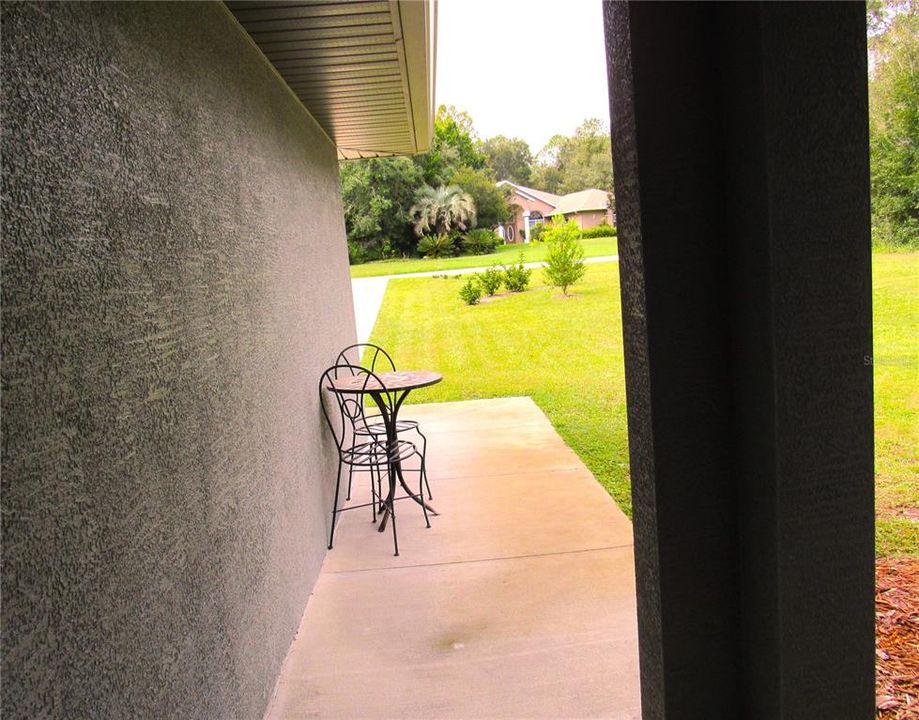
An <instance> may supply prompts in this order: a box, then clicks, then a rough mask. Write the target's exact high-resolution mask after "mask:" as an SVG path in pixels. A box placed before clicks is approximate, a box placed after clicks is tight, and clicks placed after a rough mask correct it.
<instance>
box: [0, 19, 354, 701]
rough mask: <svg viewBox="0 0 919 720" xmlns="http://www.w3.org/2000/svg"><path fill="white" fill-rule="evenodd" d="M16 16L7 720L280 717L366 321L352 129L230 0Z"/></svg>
mask: <svg viewBox="0 0 919 720" xmlns="http://www.w3.org/2000/svg"><path fill="white" fill-rule="evenodd" d="M2 23H3V58H2V92H3V95H2V101H3V112H4V118H3V129H2V133H3V135H2V151H3V188H2V193H3V215H2V222H3V245H2V262H3V266H2V271H3V288H2V312H3V317H2V321H3V340H2V349H3V371H2V380H3V396H2V433H3V467H2V471H3V473H2V519H3V529H2V540H3V580H2V600H3V629H2V640H3V683H2V701H3V717H4V718H13V717H48V716H50V717H68V718H76V717H106V718H119V717H124V718H127V717H131V718H133V717H158V718H160V717H161V718H165V717H182V718H194V717H210V718H246V717H260V716H261V714H262V712H263V710H264V708H265V705H266V703H267V700H268V696H269V694H270V692H271V690H272V687H273V684H274V681H275V678H276V677H277V673H278V670H279V667H280V663H281V661H282V660H283V657H284V655H285V653H286V651H287V648H288V646H289V643H290V641H291V640H292V638H293V635H294V633H295V631H296V628H297V623H298V621H299V618H300V616H301V614H302V611H303V608H304V606H305V604H306V600H307V597H308V595H309V592H310V590H311V588H312V585H313V582H314V580H315V578H316V575H317V572H318V569H319V566H320V563H321V561H322V558H323V554H324V536H325V531H326V522H327V521H326V518H325V515H326V509H327V507H326V506H327V502H328V501H329V486H330V483H331V480H332V471H333V468H334V465H333V464H332V454H331V453H330V452H329V450H330V448H329V446H328V445H327V444H325V441H324V439H323V433H322V430H321V424H320V415H319V410H318V406H317V401H316V387H315V385H316V382H317V378H318V375H319V372H320V370H321V368H322V367H323V366H324V365H326V364H328V363H329V361H330V360H331V359H332V358H333V357H334V353H335V351H336V350H337V349H338V348H340V347H341V346H344V345H345V344H347V343H350V342H353V340H354V319H353V314H352V310H351V304H350V297H351V296H350V285H349V280H348V270H347V253H346V247H345V238H344V226H343V221H342V210H341V200H340V196H339V189H338V170H337V163H336V158H335V151H334V148H333V146H332V145H331V143H330V142H329V140H328V139H327V138H326V136H325V135H324V134H323V133H322V131H321V130H320V129H319V128H318V126H317V125H316V124H315V123H314V122H313V121H312V120H311V119H310V117H309V116H308V115H307V114H306V113H305V112H304V110H303V109H302V108H301V107H300V106H299V105H298V104H297V102H296V101H295V99H294V98H293V96H292V95H291V94H290V93H289V92H288V91H287V90H286V88H285V87H284V86H283V85H282V84H281V83H280V81H279V80H278V79H277V78H276V76H275V75H274V73H273V72H272V71H271V69H270V67H269V66H268V65H267V63H266V62H265V61H264V60H263V58H262V57H261V56H260V55H259V54H258V52H257V51H256V50H255V49H254V48H253V46H252V45H251V44H250V43H249V41H248V39H247V36H246V35H245V34H244V33H243V32H242V31H241V30H240V29H239V28H238V26H237V25H236V24H235V22H234V20H233V19H232V18H231V16H230V14H229V12H228V11H227V10H226V9H225V8H224V7H223V5H221V4H206V5H205V4H119V5H111V4H93V5H89V4H43V5H19V4H10V3H3V5H2Z"/></svg>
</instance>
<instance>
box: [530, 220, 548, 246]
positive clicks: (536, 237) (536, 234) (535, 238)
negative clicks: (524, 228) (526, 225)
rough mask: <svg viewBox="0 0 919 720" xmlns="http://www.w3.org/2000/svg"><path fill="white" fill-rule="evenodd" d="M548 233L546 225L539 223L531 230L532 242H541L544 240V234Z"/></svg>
mask: <svg viewBox="0 0 919 720" xmlns="http://www.w3.org/2000/svg"><path fill="white" fill-rule="evenodd" d="M544 232H546V224H545V223H537V224H536V225H534V226H533V227H531V228H530V242H540V241H541V240H542V239H543V237H542V236H543V233H544Z"/></svg>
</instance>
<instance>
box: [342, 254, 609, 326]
mask: <svg viewBox="0 0 919 720" xmlns="http://www.w3.org/2000/svg"><path fill="white" fill-rule="evenodd" d="M618 259H619V256H618V255H601V256H600V257H592V258H587V259H586V260H584V262H585V263H590V264H593V263H601V262H615V261H616V260H618ZM544 265H545V263H544V262H531V263H524V267H528V268H538V267H543V266H544ZM487 269H488V268H486V267H474V268H459V269H457V270H430V271H426V272H414V273H404V274H403V275H380V276H378V277H367V278H353V279H352V280H351V293H352V295H353V296H354V318H355V320H356V321H357V341H358V342H362V343H363V342H367V341H368V340H369V339H370V333H371V332H373V326H374V324H376V321H377V315H379V313H380V306H381V305H382V304H383V296H384V295H385V294H386V285H387V284H388V283H389V281H390V280H393V279H397V280H398V279H400V278H413V277H433V276H434V275H465V274H467V273H476V272H482V271H483V270H487Z"/></svg>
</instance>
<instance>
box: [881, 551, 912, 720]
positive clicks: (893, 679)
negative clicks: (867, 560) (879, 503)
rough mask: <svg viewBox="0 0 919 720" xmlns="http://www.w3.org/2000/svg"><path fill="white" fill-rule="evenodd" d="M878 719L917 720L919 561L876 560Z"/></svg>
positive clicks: (903, 559)
mask: <svg viewBox="0 0 919 720" xmlns="http://www.w3.org/2000/svg"><path fill="white" fill-rule="evenodd" d="M875 618H876V622H875V628H876V636H877V649H876V651H875V652H876V655H877V675H876V683H877V717H878V718H883V720H906V719H907V718H909V719H910V720H915V719H919V560H916V559H914V558H878V561H877V586H876V589H875Z"/></svg>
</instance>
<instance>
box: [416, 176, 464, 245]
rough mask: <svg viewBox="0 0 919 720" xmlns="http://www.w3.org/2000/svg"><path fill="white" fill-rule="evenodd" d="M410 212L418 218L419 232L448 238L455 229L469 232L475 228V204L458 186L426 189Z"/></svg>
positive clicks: (427, 186)
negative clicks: (468, 229) (447, 235)
mask: <svg viewBox="0 0 919 720" xmlns="http://www.w3.org/2000/svg"><path fill="white" fill-rule="evenodd" d="M409 213H410V214H411V216H412V217H413V218H415V232H416V233H417V234H418V235H419V236H420V235H424V234H425V233H428V232H433V233H434V234H436V235H446V234H447V233H449V232H450V230H452V229H453V228H454V227H457V228H459V229H460V230H465V229H467V228H469V227H474V226H475V201H474V200H473V199H472V196H471V195H470V194H469V193H466V192H463V190H462V188H460V187H458V186H456V185H447V186H444V185H441V186H440V187H438V188H437V189H436V190H435V189H434V188H432V187H431V186H430V185H425V186H423V187H422V188H421V189H420V190H419V191H418V194H417V195H416V196H415V204H414V205H412V207H411V209H410V210H409Z"/></svg>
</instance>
